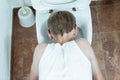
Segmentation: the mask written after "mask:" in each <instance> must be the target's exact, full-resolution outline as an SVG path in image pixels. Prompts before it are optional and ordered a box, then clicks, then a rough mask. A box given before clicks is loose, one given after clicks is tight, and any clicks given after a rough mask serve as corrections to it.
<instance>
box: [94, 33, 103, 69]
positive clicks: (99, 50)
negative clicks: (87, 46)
mask: <svg viewBox="0 0 120 80" xmlns="http://www.w3.org/2000/svg"><path fill="white" fill-rule="evenodd" d="M92 47H93V50H94V52H95V55H96V58H97V60H98V64H99V66H100V68H101V69H105V64H104V54H103V51H102V45H101V36H100V34H99V33H94V34H93V40H92Z"/></svg>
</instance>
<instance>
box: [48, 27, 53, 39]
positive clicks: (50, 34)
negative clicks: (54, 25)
mask: <svg viewBox="0 0 120 80" xmlns="http://www.w3.org/2000/svg"><path fill="white" fill-rule="evenodd" d="M47 33H48V37H49V38H50V39H53V36H52V33H51V31H50V30H49V29H48V32H47Z"/></svg>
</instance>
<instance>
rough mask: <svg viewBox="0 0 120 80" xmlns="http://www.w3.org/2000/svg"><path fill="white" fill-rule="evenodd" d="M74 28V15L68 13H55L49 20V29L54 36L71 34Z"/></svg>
mask: <svg viewBox="0 0 120 80" xmlns="http://www.w3.org/2000/svg"><path fill="white" fill-rule="evenodd" d="M73 27H76V20H75V17H74V15H73V14H72V13H70V12H68V11H58V12H54V13H52V14H51V15H50V17H49V18H48V29H49V30H50V31H51V32H52V33H53V34H54V35H58V34H60V35H61V36H63V34H64V33H69V32H70V31H71V30H72V29H73Z"/></svg>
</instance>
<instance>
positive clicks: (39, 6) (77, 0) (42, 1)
mask: <svg viewBox="0 0 120 80" xmlns="http://www.w3.org/2000/svg"><path fill="white" fill-rule="evenodd" d="M47 1H48V2H47ZM62 1H63V0H56V1H53V2H50V0H31V2H32V5H33V7H34V8H35V9H36V10H37V11H38V10H39V11H43V12H45V11H48V10H50V9H57V8H58V9H59V8H64V7H66V8H69V7H78V8H84V7H86V6H89V4H90V2H91V0H64V3H63V2H62ZM54 2H56V3H54Z"/></svg>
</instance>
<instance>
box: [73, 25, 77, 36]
mask: <svg viewBox="0 0 120 80" xmlns="http://www.w3.org/2000/svg"><path fill="white" fill-rule="evenodd" d="M77 33H78V27H77V26H75V27H74V28H73V34H74V35H75V36H77Z"/></svg>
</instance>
